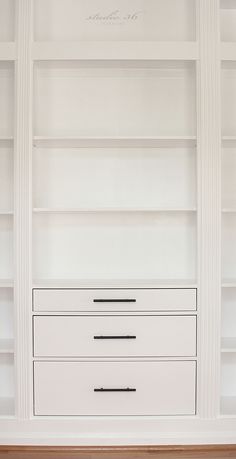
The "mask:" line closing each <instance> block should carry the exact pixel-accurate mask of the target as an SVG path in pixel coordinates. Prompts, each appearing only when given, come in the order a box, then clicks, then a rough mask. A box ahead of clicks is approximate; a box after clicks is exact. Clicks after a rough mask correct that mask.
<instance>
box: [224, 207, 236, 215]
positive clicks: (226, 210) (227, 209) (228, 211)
mask: <svg viewBox="0 0 236 459" xmlns="http://www.w3.org/2000/svg"><path fill="white" fill-rule="evenodd" d="M235 212H236V207H223V209H222V213H225V214H233V213H235Z"/></svg>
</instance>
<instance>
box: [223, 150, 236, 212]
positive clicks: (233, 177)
mask: <svg viewBox="0 0 236 459" xmlns="http://www.w3.org/2000/svg"><path fill="white" fill-rule="evenodd" d="M222 208H223V210H224V209H235V210H236V148H235V146H231V147H229V148H227V147H226V146H225V147H224V148H222Z"/></svg>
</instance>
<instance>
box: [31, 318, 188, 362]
mask: <svg viewBox="0 0 236 459" xmlns="http://www.w3.org/2000/svg"><path fill="white" fill-rule="evenodd" d="M195 355H196V316H187V315H186V316H159V315H158V316H157V315H156V316H155V315H154V316H121V315H117V316H36V317H34V356H35V357H193V356H195Z"/></svg>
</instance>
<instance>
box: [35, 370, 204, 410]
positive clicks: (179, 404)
mask: <svg viewBox="0 0 236 459" xmlns="http://www.w3.org/2000/svg"><path fill="white" fill-rule="evenodd" d="M195 381H196V363H195V362H193V361H185V362H184V361H178V362H174V361H169V362H166V361H162V362H147V361H144V362H134V361H126V362H35V363H34V397H35V400H34V409H35V415H39V416H44V415H45V416H47V415H48V416H50V415H52V416H53V415H57V416H65V415H68V416H76V415H103V416H104V415H118V416H119V415H147V416H148V415H157V416H158V415H193V414H195Z"/></svg>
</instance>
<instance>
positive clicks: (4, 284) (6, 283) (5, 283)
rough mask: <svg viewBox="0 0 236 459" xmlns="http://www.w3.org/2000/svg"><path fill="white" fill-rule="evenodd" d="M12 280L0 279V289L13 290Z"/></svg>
mask: <svg viewBox="0 0 236 459" xmlns="http://www.w3.org/2000/svg"><path fill="white" fill-rule="evenodd" d="M13 287H14V281H13V279H0V288H13Z"/></svg>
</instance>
